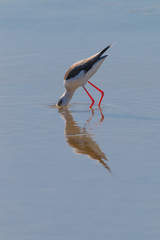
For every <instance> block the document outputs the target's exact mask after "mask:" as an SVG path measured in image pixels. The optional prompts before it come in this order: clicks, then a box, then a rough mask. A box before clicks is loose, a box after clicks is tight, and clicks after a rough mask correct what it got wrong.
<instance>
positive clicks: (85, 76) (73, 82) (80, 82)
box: [64, 58, 105, 91]
mask: <svg viewBox="0 0 160 240" xmlns="http://www.w3.org/2000/svg"><path fill="white" fill-rule="evenodd" d="M104 59H105V58H102V59H100V60H99V61H98V62H96V63H95V64H94V65H93V66H92V68H91V69H90V70H89V71H88V72H87V73H86V72H85V71H84V70H81V71H80V73H79V74H78V75H76V76H75V77H73V78H71V79H69V80H66V79H64V86H65V88H66V89H67V90H68V91H73V90H74V91H75V90H76V89H77V88H78V87H82V86H84V85H85V84H86V83H87V82H88V80H89V79H90V78H91V77H92V76H93V75H94V74H95V73H96V72H97V70H98V68H99V67H100V65H101V64H102V63H103V61H104Z"/></svg>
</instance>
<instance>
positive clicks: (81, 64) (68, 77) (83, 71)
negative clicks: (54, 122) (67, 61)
mask: <svg viewBox="0 0 160 240" xmlns="http://www.w3.org/2000/svg"><path fill="white" fill-rule="evenodd" d="M111 45H112V44H110V45H108V46H107V47H106V48H104V49H103V50H102V51H100V52H98V53H96V54H94V55H92V56H91V57H89V58H86V59H83V60H80V61H78V62H76V63H74V64H73V65H72V66H71V67H70V68H69V69H68V70H67V72H66V73H65V75H64V87H65V91H64V93H63V94H62V96H61V97H60V99H59V100H58V103H57V106H58V107H59V108H62V107H66V106H67V105H68V104H69V102H70V100H71V99H72V97H73V94H74V93H75V91H76V89H77V88H79V87H83V89H84V90H85V91H86V93H87V94H88V96H89V97H90V99H91V101H92V103H91V105H90V108H92V106H93V105H94V103H95V100H94V99H93V97H92V96H91V95H90V93H89V92H88V91H87V89H86V87H85V85H86V83H89V84H90V85H91V86H92V87H94V88H96V89H97V90H98V91H99V92H100V93H101V98H100V100H99V103H98V106H99V107H100V104H101V102H102V99H103V96H104V92H103V91H102V90H101V89H99V88H98V87H97V86H95V85H94V84H93V83H91V82H90V81H89V79H90V78H91V77H92V76H93V75H94V74H95V73H96V71H97V70H98V68H99V67H100V66H101V64H102V63H103V61H104V60H105V58H106V57H107V56H108V55H103V53H104V52H106V51H107V50H108V49H109V48H110V47H111ZM102 55H103V56H102Z"/></svg>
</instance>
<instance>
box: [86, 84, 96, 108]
mask: <svg viewBox="0 0 160 240" xmlns="http://www.w3.org/2000/svg"><path fill="white" fill-rule="evenodd" d="M83 88H84V90H85V91H86V93H87V94H88V96H89V97H90V99H91V100H92V103H91V105H90V108H92V106H93V104H94V102H95V101H94V99H93V98H92V96H91V95H90V94H89V92H88V91H87V89H86V88H85V87H84V86H83Z"/></svg>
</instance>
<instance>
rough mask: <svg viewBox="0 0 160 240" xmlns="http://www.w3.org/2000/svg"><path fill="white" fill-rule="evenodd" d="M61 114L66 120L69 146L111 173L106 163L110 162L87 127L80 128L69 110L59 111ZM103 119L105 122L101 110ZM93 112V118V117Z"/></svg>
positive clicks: (66, 134) (66, 135)
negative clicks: (97, 162)
mask: <svg viewBox="0 0 160 240" xmlns="http://www.w3.org/2000/svg"><path fill="white" fill-rule="evenodd" d="M59 113H60V114H61V116H62V118H63V119H64V120H65V132H64V134H65V137H66V141H67V143H68V145H69V146H70V147H71V148H73V149H74V150H75V152H76V153H79V154H84V155H87V156H88V157H90V158H92V159H95V160H98V161H99V163H101V164H102V165H103V166H104V167H105V168H106V169H108V170H109V171H111V170H110V168H109V167H108V165H107V163H106V161H108V159H107V157H106V156H105V154H104V153H103V152H102V151H101V149H100V147H99V145H98V144H97V143H96V142H95V141H94V140H93V139H92V135H91V134H90V133H89V132H88V131H87V129H86V127H80V126H78V124H77V122H76V121H74V119H73V116H72V114H71V112H70V111H69V109H68V108H63V109H59ZM100 113H101V119H100V122H102V121H103V119H104V116H103V114H102V111H101V109H100ZM93 114H94V113H93V112H92V116H93ZM90 120H91V118H90V119H89V120H87V122H89V121H90Z"/></svg>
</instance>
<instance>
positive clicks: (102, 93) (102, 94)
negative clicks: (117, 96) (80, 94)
mask: <svg viewBox="0 0 160 240" xmlns="http://www.w3.org/2000/svg"><path fill="white" fill-rule="evenodd" d="M88 83H89V84H91V85H92V86H93V87H94V88H96V89H97V90H98V91H99V92H100V93H101V98H100V100H99V103H98V106H99V107H100V105H101V102H102V99H103V96H104V92H103V91H102V90H101V89H99V88H98V87H96V86H95V85H94V84H93V83H91V82H90V81H88Z"/></svg>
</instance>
